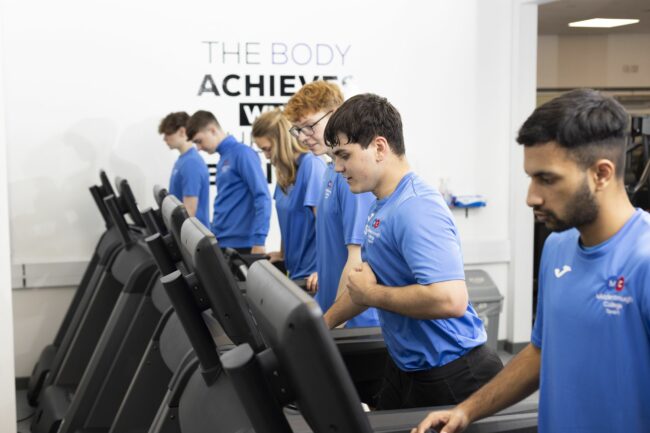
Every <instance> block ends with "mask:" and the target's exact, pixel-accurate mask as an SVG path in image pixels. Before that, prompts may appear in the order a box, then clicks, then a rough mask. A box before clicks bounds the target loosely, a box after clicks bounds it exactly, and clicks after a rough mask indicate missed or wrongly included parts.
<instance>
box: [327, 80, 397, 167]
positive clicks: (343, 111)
mask: <svg viewBox="0 0 650 433" xmlns="http://www.w3.org/2000/svg"><path fill="white" fill-rule="evenodd" d="M338 134H345V135H346V136H347V137H348V143H357V144H359V145H361V147H363V148H364V149H366V148H367V147H368V145H370V142H371V141H372V140H373V139H374V138H375V137H378V136H382V137H384V138H385V139H386V141H388V145H389V146H390V148H391V150H392V151H393V153H395V154H396V155H398V156H401V155H404V153H405V150H404V134H403V132H402V117H401V116H400V114H399V112H398V111H397V109H396V108H395V107H393V105H392V104H391V103H390V102H388V99H386V98H382V97H381V96H377V95H374V94H372V93H365V94H362V95H356V96H353V97H352V98H350V99H348V100H347V101H345V102H344V103H343V105H341V106H340V107H339V108H338V110H336V111H335V112H334V114H332V117H330V120H329V122H327V127H326V128H325V142H326V143H327V145H328V146H329V147H334V146H338V145H339V144H341V143H340V142H339V138H338ZM344 144H345V143H344Z"/></svg>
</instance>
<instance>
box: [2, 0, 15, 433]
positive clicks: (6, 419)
mask: <svg viewBox="0 0 650 433" xmlns="http://www.w3.org/2000/svg"><path fill="white" fill-rule="evenodd" d="M3 16H4V15H3V13H2V4H0V432H7V433H8V432H11V431H15V428H16V394H15V392H14V341H13V339H14V334H13V325H14V324H13V313H12V308H11V306H12V304H11V256H10V249H9V212H8V210H9V200H8V191H9V189H8V186H7V141H6V135H5V132H4V131H5V106H4V101H5V95H4V90H5V87H4V83H5V81H4V76H3V74H4V69H3V65H4V63H3V51H2V46H3V45H2V44H3V30H4V29H3V22H2V18H3Z"/></svg>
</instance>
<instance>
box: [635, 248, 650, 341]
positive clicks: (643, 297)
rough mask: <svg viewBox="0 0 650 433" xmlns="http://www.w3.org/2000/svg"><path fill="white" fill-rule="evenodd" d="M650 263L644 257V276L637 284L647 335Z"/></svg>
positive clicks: (648, 332)
mask: <svg viewBox="0 0 650 433" xmlns="http://www.w3.org/2000/svg"><path fill="white" fill-rule="evenodd" d="M649 263H650V261H649V260H647V259H643V265H644V267H645V272H643V277H642V278H641V284H638V285H637V289H638V290H639V295H638V298H639V300H640V303H641V305H640V309H641V317H642V320H643V324H644V326H645V329H646V332H647V335H650V290H648V288H649V287H650V265H648V264H649Z"/></svg>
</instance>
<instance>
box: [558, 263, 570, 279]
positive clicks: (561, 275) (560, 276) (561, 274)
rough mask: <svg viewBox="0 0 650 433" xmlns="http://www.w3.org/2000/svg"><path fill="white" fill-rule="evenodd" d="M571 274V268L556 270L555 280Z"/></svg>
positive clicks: (566, 266)
mask: <svg viewBox="0 0 650 433" xmlns="http://www.w3.org/2000/svg"><path fill="white" fill-rule="evenodd" d="M569 272H571V266H569V265H564V266H563V267H562V269H560V268H555V278H562V277H563V276H564V275H566V274H567V273H569Z"/></svg>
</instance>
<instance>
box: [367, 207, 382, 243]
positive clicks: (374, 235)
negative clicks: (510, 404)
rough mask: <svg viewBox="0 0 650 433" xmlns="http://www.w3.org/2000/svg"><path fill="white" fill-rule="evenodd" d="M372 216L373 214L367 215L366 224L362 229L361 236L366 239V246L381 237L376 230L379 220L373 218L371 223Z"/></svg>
mask: <svg viewBox="0 0 650 433" xmlns="http://www.w3.org/2000/svg"><path fill="white" fill-rule="evenodd" d="M374 216H375V214H374V212H373V213H371V214H370V215H368V223H367V224H366V226H365V227H364V229H363V234H364V236H365V237H366V242H367V243H368V244H372V243H374V242H375V239H379V238H380V237H381V231H380V230H378V229H379V223H380V220H379V218H375V219H374V221H373V218H374ZM371 221H372V222H371Z"/></svg>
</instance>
